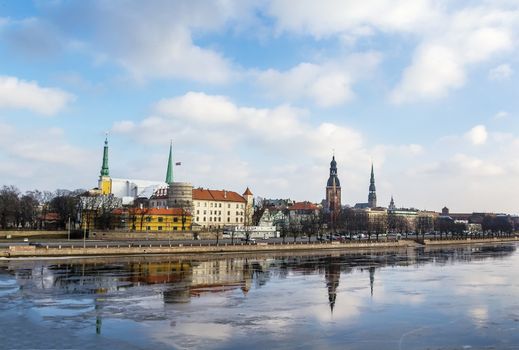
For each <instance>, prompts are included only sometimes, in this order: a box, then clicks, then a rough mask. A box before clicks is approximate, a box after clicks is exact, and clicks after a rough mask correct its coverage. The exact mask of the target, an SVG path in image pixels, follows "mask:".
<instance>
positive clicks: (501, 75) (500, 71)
mask: <svg viewBox="0 0 519 350" xmlns="http://www.w3.org/2000/svg"><path fill="white" fill-rule="evenodd" d="M513 74H514V70H513V69H512V67H510V65H509V64H500V65H499V66H496V67H494V68H492V69H491V70H489V71H488V79H490V80H508V79H510V78H511V77H512V75H513Z"/></svg>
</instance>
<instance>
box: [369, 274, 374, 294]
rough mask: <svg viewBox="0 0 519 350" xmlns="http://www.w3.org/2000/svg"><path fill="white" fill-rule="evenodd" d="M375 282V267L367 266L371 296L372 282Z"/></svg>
mask: <svg viewBox="0 0 519 350" xmlns="http://www.w3.org/2000/svg"><path fill="white" fill-rule="evenodd" d="M374 282H375V267H373V266H371V267H370V268H369V285H370V287H371V296H372V297H373V283H374Z"/></svg>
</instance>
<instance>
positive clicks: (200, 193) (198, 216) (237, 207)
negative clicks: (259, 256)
mask: <svg viewBox="0 0 519 350" xmlns="http://www.w3.org/2000/svg"><path fill="white" fill-rule="evenodd" d="M253 205H254V203H253V195H252V192H251V191H250V190H249V188H248V187H247V189H246V190H245V192H244V193H243V194H242V195H239V194H238V193H236V192H233V191H227V190H210V189H204V188H195V189H193V217H194V221H195V222H196V223H197V224H198V225H200V226H201V227H202V228H203V229H215V228H223V227H224V226H244V225H245V226H251V225H252V214H253V213H252V211H253Z"/></svg>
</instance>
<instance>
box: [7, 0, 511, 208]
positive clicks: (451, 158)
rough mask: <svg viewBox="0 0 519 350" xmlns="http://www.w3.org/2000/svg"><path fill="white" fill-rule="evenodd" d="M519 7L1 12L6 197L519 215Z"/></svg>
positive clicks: (380, 1) (19, 5) (401, 1)
mask: <svg viewBox="0 0 519 350" xmlns="http://www.w3.org/2000/svg"><path fill="white" fill-rule="evenodd" d="M518 57H519V1H517V0H488V1H485V0H480V1H475V0H471V1H464V0H459V1H441V0H440V1H432V0H431V1H427V0H362V1H361V0H359V1H356V0H340V1H339V0H338V1H332V0H321V1H310V0H308V1H306V0H299V1H291V0H271V1H254V0H250V1H249V0H239V1H238V0H236V1H232V0H220V1H195V0H190V1H167V0H164V1H161V0H157V1H146V2H142V1H123V0H113V1H60V0H55V1H43V0H42V1H34V2H31V1H0V184H12V185H16V186H18V187H19V188H20V189H21V190H29V189H34V188H38V189H48V190H54V189H56V188H69V189H74V188H91V187H94V186H96V184H97V178H98V176H99V170H100V166H101V157H102V147H103V141H104V134H105V132H109V134H110V136H109V139H110V172H111V175H112V176H114V177H128V178H137V179H147V180H163V179H164V178H165V170H166V160H167V153H168V145H169V142H170V140H173V144H174V158H175V161H177V162H182V166H180V167H176V168H175V178H176V180H179V181H189V182H192V183H193V184H194V185H195V186H203V187H210V188H215V189H223V188H225V189H230V190H236V191H239V192H241V191H243V190H244V189H245V187H246V186H250V187H251V189H252V191H253V192H254V194H255V195H259V196H263V197H276V198H280V197H283V198H287V197H290V198H293V199H296V200H311V201H320V200H321V199H322V198H323V197H324V186H325V183H326V180H327V177H328V171H329V170H328V167H329V162H330V159H331V155H332V152H333V150H335V155H336V158H337V161H338V167H339V178H340V180H341V184H342V198H343V204H350V205H352V204H354V203H356V202H365V201H366V200H367V191H368V185H369V170H370V162H371V160H372V161H373V163H374V165H375V174H376V180H377V193H378V198H379V204H381V205H387V204H388V203H389V200H390V196H391V195H394V197H395V202H396V204H397V205H398V206H414V207H417V208H421V209H430V210H440V209H441V207H443V206H444V205H447V206H448V207H450V208H451V210H452V211H477V210H488V211H497V212H500V211H501V212H511V213H519V186H517V183H518V180H519V158H518V154H519V119H518V117H519V115H518V113H519V89H518V87H519V85H518V82H519V77H518V75H519V73H517V72H516V70H517V67H518Z"/></svg>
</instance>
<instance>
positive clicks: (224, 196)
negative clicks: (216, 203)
mask: <svg viewBox="0 0 519 350" xmlns="http://www.w3.org/2000/svg"><path fill="white" fill-rule="evenodd" d="M223 198H227V191H226V190H223Z"/></svg>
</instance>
